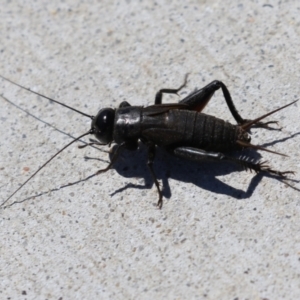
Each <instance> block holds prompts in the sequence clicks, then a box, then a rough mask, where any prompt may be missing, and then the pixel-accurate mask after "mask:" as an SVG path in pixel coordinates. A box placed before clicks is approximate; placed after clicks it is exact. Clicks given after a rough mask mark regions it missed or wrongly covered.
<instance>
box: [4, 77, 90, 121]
mask: <svg viewBox="0 0 300 300" xmlns="http://www.w3.org/2000/svg"><path fill="white" fill-rule="evenodd" d="M0 78H2V79H4V80H6V81H8V82H10V83H12V84H14V85H16V86H18V87H20V88H21V89H23V90H26V91H28V92H31V93H33V94H36V95H38V96H40V97H43V98H45V99H48V100H50V101H53V102H55V103H57V104H60V105H61V106H64V107H66V108H69V109H71V110H73V111H76V112H77V113H79V114H81V115H83V116H86V117H89V118H91V119H94V116H91V115H88V114H86V113H84V112H82V111H79V110H77V109H75V108H73V107H71V106H69V105H66V104H64V103H61V102H59V101H57V100H55V99H52V98H49V97H47V96H45V95H42V94H40V93H38V92H35V91H33V90H31V89H29V88H27V87H25V86H22V85H20V84H18V83H16V82H14V81H12V80H10V79H8V78H6V77H4V76H2V75H0Z"/></svg>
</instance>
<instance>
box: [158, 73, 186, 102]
mask: <svg viewBox="0 0 300 300" xmlns="http://www.w3.org/2000/svg"><path fill="white" fill-rule="evenodd" d="M188 75H189V74H186V75H185V77H184V82H183V84H182V85H181V86H180V87H179V88H178V89H161V90H159V91H158V92H157V93H156V96H155V104H156V105H158V104H161V103H162V96H163V93H165V94H177V93H178V92H179V91H180V90H181V89H183V88H184V87H185V86H186V83H187V78H188Z"/></svg>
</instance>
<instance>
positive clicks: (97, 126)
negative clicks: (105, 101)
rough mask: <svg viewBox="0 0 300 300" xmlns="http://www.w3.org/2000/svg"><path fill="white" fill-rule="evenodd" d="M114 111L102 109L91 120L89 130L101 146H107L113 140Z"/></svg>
mask: <svg viewBox="0 0 300 300" xmlns="http://www.w3.org/2000/svg"><path fill="white" fill-rule="evenodd" d="M114 121H115V110H114V109H112V108H103V109H101V110H100V111H99V112H98V114H97V115H96V116H95V117H94V118H93V120H92V125H91V130H92V132H93V134H94V135H95V137H96V138H97V139H98V140H99V141H100V142H101V143H102V144H105V145H106V144H109V143H110V142H112V140H113V129H114Z"/></svg>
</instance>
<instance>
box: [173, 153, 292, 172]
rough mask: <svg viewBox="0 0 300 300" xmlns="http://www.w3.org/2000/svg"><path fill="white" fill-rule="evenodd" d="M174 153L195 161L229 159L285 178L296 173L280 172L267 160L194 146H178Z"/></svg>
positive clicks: (252, 168)
mask: <svg viewBox="0 0 300 300" xmlns="http://www.w3.org/2000/svg"><path fill="white" fill-rule="evenodd" d="M173 153H174V154H175V155H176V156H179V157H182V158H185V159H190V160H194V161H203V160H222V161H229V162H233V163H235V164H238V165H240V166H242V167H243V168H244V169H245V170H250V171H252V170H253V171H255V172H256V173H259V172H267V173H270V174H274V175H277V176H280V177H283V178H285V177H286V175H287V174H294V172H293V171H285V172H280V171H276V170H273V169H271V168H270V167H269V166H268V165H267V164H266V162H255V161H254V160H251V159H249V158H247V157H240V158H235V157H230V156H227V155H224V154H223V153H220V152H208V151H204V150H201V149H197V148H192V147H178V148H175V149H174V150H173Z"/></svg>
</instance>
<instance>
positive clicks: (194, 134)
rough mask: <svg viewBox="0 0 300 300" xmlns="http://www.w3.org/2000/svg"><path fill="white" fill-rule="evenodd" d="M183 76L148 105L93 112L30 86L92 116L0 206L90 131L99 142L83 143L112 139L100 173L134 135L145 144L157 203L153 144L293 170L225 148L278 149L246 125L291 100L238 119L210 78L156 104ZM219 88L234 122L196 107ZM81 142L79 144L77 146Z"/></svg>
mask: <svg viewBox="0 0 300 300" xmlns="http://www.w3.org/2000/svg"><path fill="white" fill-rule="evenodd" d="M0 77H1V78H2V79H4V80H7V81H9V82H11V83H13V84H15V85H17V86H19V87H21V88H23V89H25V90H28V91H31V90H30V89H28V88H25V87H23V86H21V85H19V84H17V83H15V82H13V81H11V80H9V79H7V78H5V77H3V76H0ZM186 82H187V76H186V77H185V81H184V83H183V84H182V85H181V86H180V87H179V88H178V89H161V90H159V91H158V92H157V94H156V97H155V104H154V105H151V106H148V107H143V106H131V105H130V104H129V103H128V102H122V103H121V104H120V106H119V108H117V109H112V108H104V109H101V110H100V111H99V112H98V114H97V115H96V116H95V117H93V116H90V115H88V114H85V113H82V112H80V111H78V110H76V109H74V108H72V107H70V106H67V105H65V104H63V103H60V102H58V101H56V100H54V99H51V98H48V97H46V96H44V95H41V94H39V93H37V92H33V91H31V92H32V93H35V94H37V95H39V96H41V97H44V98H46V99H49V100H51V101H53V102H55V103H58V104H60V105H62V106H65V107H67V108H69V109H72V110H74V111H76V112H78V113H81V114H82V115H84V116H88V117H90V118H91V119H92V124H91V129H90V130H89V131H88V132H87V133H85V134H83V135H81V136H80V137H78V138H76V139H75V140H73V141H72V142H71V143H69V144H68V145H66V146H65V147H63V148H62V149H61V150H60V151H59V152H57V153H56V154H55V155H54V156H52V157H51V158H50V159H49V160H48V161H47V162H46V163H44V164H43V165H42V166H41V167H40V168H39V169H38V170H37V171H36V172H35V173H34V174H32V175H31V176H30V177H29V178H28V179H27V180H26V181H25V182H24V183H23V184H22V185H21V186H20V187H19V188H18V189H17V190H16V191H15V192H14V193H13V194H11V195H10V197H9V198H8V199H6V200H5V201H4V202H3V203H2V204H1V206H3V205H4V204H5V203H6V202H7V201H8V200H9V199H10V198H11V197H12V196H13V195H14V194H15V193H16V192H17V191H18V190H19V189H21V188H22V187H23V186H24V185H25V184H26V183H27V182H28V181H29V180H30V179H31V178H32V177H33V176H35V175H36V174H37V173H38V172H39V171H40V170H41V169H42V168H43V167H44V166H45V165H47V164H48V163H49V162H50V161H51V160H52V159H53V158H54V157H55V156H57V155H58V154H59V153H60V152H62V151H63V150H64V149H65V148H67V147H68V146H69V145H71V144H72V143H74V142H75V141H77V140H79V139H80V138H82V137H83V136H85V135H88V134H94V135H95V137H96V138H97V139H98V141H99V142H97V141H96V142H92V143H89V144H87V145H111V144H112V143H115V144H117V148H116V151H115V152H114V154H113V157H112V159H111V162H110V164H109V165H108V166H107V167H106V168H104V169H101V170H99V171H97V172H96V173H95V174H100V173H103V172H106V171H107V170H109V169H110V168H111V166H112V165H113V163H114V162H115V161H116V159H117V157H118V155H119V153H120V151H121V150H122V149H124V148H126V149H129V150H136V149H137V148H138V145H139V144H138V142H139V141H141V142H142V143H144V144H145V145H146V146H147V147H148V167H149V170H150V172H151V175H152V178H153V180H154V183H155V185H156V188H157V191H158V194H159V199H158V203H157V205H158V206H159V208H161V207H162V204H163V201H162V192H161V189H160V187H159V184H158V181H157V178H156V175H155V173H154V170H153V161H154V158H155V149H156V147H163V148H165V149H166V150H167V151H169V152H170V153H171V154H173V155H175V156H178V157H182V158H185V159H190V160H194V161H202V160H203V159H211V160H220V161H221V160H223V161H230V162H233V163H236V164H238V165H241V166H242V167H244V168H245V169H248V170H253V171H255V172H262V171H264V172H268V173H271V174H274V175H278V176H280V177H285V175H286V174H289V173H293V172H292V171H285V172H280V171H276V170H273V169H271V168H270V167H269V166H268V165H266V164H265V163H264V162H254V161H253V160H251V159H248V158H245V157H242V158H235V157H232V156H229V155H227V154H225V153H226V152H228V151H231V150H241V149H243V148H247V147H248V148H255V149H260V150H264V151H268V152H272V153H276V154H280V153H278V152H274V151H271V150H268V149H265V148H263V147H261V146H257V145H253V144H251V143H250V136H249V134H248V132H247V131H248V130H249V128H251V126H253V125H255V126H258V127H265V128H268V127H269V126H268V124H270V123H277V122H274V121H271V122H266V123H262V122H261V120H262V119H264V118H265V117H267V116H269V115H271V114H273V113H275V112H277V111H279V110H281V109H283V108H285V107H287V106H289V105H292V104H293V103H295V102H296V101H294V102H292V103H290V104H288V105H285V106H283V107H281V108H278V109H276V110H274V111H272V112H270V113H267V114H265V115H263V116H261V117H259V118H257V119H254V120H247V119H243V118H242V117H241V116H240V114H239V113H238V112H237V110H236V108H235V106H234V104H233V101H232V98H231V96H230V93H229V91H228V89H227V87H226V86H225V85H224V83H222V82H221V81H217V80H215V81H213V82H211V83H210V84H208V85H207V86H205V87H204V88H202V89H200V90H196V91H194V92H192V93H191V94H190V95H188V96H187V97H185V98H184V99H183V100H181V101H180V102H179V103H172V104H162V96H163V94H164V93H168V94H177V93H178V92H179V91H180V90H181V89H182V88H183V87H184V86H185V85H186ZM220 88H221V89H222V92H223V95H224V98H225V100H226V103H227V105H228V108H229V110H230V112H231V114H232V115H233V117H234V119H235V120H236V121H237V125H233V124H230V123H229V122H226V121H224V120H222V119H218V118H216V117H214V116H211V115H207V114H204V113H202V112H201V111H202V110H203V109H204V107H205V106H206V104H207V103H208V101H209V100H210V99H211V97H212V96H213V94H214V93H215V91H217V90H218V89H220ZM87 145H85V146H87ZM85 146H81V147H80V148H83V147H85ZM280 155H284V154H280Z"/></svg>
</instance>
